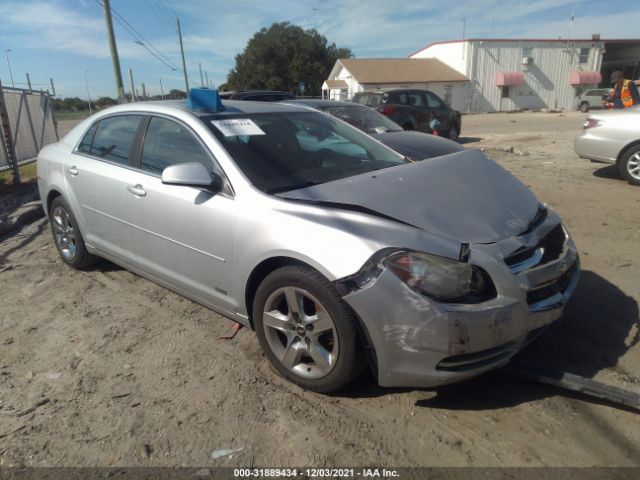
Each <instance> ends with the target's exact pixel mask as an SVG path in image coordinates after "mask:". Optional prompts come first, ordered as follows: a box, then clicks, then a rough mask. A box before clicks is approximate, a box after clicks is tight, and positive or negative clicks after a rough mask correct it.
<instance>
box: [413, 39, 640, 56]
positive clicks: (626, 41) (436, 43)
mask: <svg viewBox="0 0 640 480" xmlns="http://www.w3.org/2000/svg"><path fill="white" fill-rule="evenodd" d="M461 42H520V43H527V42H529V43H533V42H545V43H546V42H551V43H571V42H573V43H595V42H603V43H640V39H636V38H612V39H605V38H601V39H599V40H594V39H592V38H571V39H567V38H465V39H458V40H443V41H440V42H431V43H429V44H427V45H426V46H424V47H422V48H420V49H418V50H416V51H415V52H413V53H410V54H409V56H412V55H415V54H416V53H419V52H421V51H423V50H426V49H427V48H429V47H433V46H434V45H443V44H447V43H461Z"/></svg>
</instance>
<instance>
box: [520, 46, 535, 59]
mask: <svg viewBox="0 0 640 480" xmlns="http://www.w3.org/2000/svg"><path fill="white" fill-rule="evenodd" d="M522 56H523V57H533V47H522Z"/></svg>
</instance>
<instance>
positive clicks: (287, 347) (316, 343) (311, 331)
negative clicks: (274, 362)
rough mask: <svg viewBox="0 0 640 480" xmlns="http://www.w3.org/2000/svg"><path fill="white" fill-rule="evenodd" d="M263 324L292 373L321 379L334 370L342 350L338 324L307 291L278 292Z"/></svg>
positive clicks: (287, 289)
mask: <svg viewBox="0 0 640 480" xmlns="http://www.w3.org/2000/svg"><path fill="white" fill-rule="evenodd" d="M262 323H263V326H264V331H265V336H266V340H267V343H268V344H269V348H270V349H271V350H272V352H273V353H274V354H275V356H276V357H277V358H278V360H279V361H280V362H281V363H282V365H283V366H284V367H285V368H286V369H288V370H289V371H291V372H292V373H295V374H297V375H299V376H301V377H304V378H321V377H324V376H325V375H327V374H328V373H329V372H330V371H331V370H332V368H333V367H334V365H335V363H336V360H337V358H338V349H339V345H338V336H337V334H336V326H335V323H334V320H333V319H332V318H331V315H329V312H328V311H327V309H326V308H325V307H324V306H323V305H322V304H321V303H320V302H319V301H318V300H317V299H316V298H315V297H314V296H313V295H311V294H310V293H309V292H307V291H306V290H303V289H301V288H297V287H283V288H279V289H277V290H275V291H274V292H273V293H272V294H271V295H269V298H268V299H267V301H266V302H265V307H264V312H263V322H262Z"/></svg>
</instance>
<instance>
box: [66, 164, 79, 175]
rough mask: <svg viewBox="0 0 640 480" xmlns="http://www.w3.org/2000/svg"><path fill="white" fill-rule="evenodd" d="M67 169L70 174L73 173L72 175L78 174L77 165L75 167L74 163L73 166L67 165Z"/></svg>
mask: <svg viewBox="0 0 640 480" xmlns="http://www.w3.org/2000/svg"><path fill="white" fill-rule="evenodd" d="M67 171H68V172H69V173H70V174H71V175H73V176H74V177H75V176H76V175H78V167H76V166H75V165H74V166H72V167H69V168H68V169H67Z"/></svg>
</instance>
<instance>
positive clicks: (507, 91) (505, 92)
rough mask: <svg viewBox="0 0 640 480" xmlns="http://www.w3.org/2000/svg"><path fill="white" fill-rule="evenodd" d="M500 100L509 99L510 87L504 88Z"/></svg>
mask: <svg viewBox="0 0 640 480" xmlns="http://www.w3.org/2000/svg"><path fill="white" fill-rule="evenodd" d="M500 98H509V87H508V86H507V85H505V86H503V87H502V91H501V92H500Z"/></svg>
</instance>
